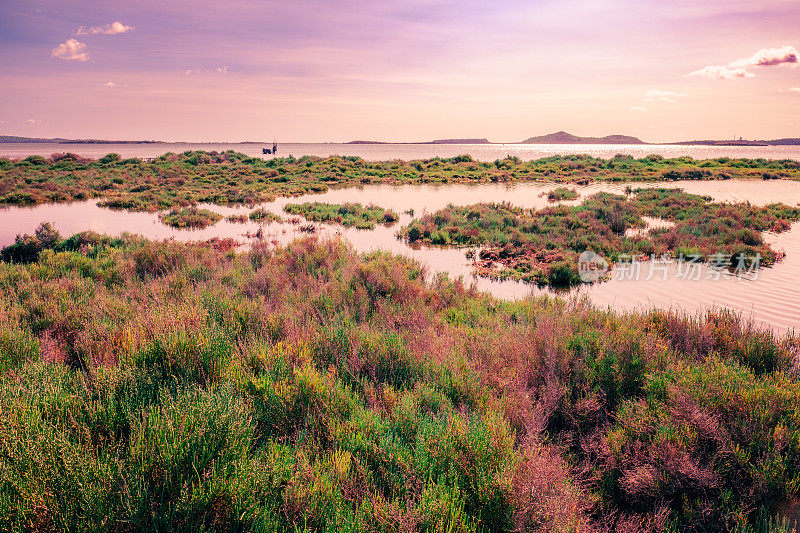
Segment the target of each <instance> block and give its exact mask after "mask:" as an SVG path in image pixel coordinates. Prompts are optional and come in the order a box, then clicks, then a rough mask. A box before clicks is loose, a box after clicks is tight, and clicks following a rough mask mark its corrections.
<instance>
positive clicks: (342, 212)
mask: <svg viewBox="0 0 800 533" xmlns="http://www.w3.org/2000/svg"><path fill="white" fill-rule="evenodd" d="M283 210H284V211H286V212H287V213H289V214H292V215H300V216H302V217H303V218H305V219H306V220H311V221H314V222H325V223H327V224H338V225H341V226H345V227H355V228H357V229H373V228H375V225H376V224H393V223H395V222H397V220H398V218H399V217H398V215H397V213H395V212H394V211H392V210H390V209H384V208H382V207H378V206H375V205H368V206H366V207H364V206H362V205H361V204H358V203H345V204H327V203H323V202H307V203H304V204H287V205H286V206H284V208H283Z"/></svg>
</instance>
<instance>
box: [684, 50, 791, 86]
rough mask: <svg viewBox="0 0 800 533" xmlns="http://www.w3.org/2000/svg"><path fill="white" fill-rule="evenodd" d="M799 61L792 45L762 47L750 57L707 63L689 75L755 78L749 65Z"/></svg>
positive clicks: (764, 65)
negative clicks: (707, 64) (726, 62)
mask: <svg viewBox="0 0 800 533" xmlns="http://www.w3.org/2000/svg"><path fill="white" fill-rule="evenodd" d="M799 62H800V52H798V51H797V49H796V48H795V47H794V46H788V45H786V46H782V47H780V48H762V49H761V50H759V51H758V52H756V53H755V54H753V55H751V56H750V57H745V58H743V59H737V60H735V61H731V62H730V63H728V64H727V65H709V66H707V67H703V68H701V69H700V70H695V71H694V72H690V73H689V74H688V75H689V76H703V77H706V78H712V79H717V80H735V79H739V78H755V76H756V75H755V74H753V73H752V72H750V71H749V70H747V69H748V68H750V67H776V66H792V67H793V66H796V65H797V64H798V63H799Z"/></svg>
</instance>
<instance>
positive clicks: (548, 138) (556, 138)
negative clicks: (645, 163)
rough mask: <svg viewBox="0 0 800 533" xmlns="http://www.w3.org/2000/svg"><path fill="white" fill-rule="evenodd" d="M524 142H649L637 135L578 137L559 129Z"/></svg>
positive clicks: (523, 142)
mask: <svg viewBox="0 0 800 533" xmlns="http://www.w3.org/2000/svg"><path fill="white" fill-rule="evenodd" d="M522 144H649V143H646V142H644V141H642V140H641V139H637V138H636V137H630V136H628V135H606V136H605V137H578V136H576V135H572V134H571V133H567V132H566V131H559V132H556V133H550V134H549V135H542V136H541V137H531V138H529V139H525V140H524V141H522Z"/></svg>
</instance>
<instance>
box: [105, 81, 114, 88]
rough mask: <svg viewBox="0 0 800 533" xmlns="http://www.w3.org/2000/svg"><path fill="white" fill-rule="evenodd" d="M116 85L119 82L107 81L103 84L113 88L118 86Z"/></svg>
mask: <svg viewBox="0 0 800 533" xmlns="http://www.w3.org/2000/svg"><path fill="white" fill-rule="evenodd" d="M116 86H117V84H116V83H114V82H113V81H107V82H105V83H104V84H103V87H108V88H113V87H116Z"/></svg>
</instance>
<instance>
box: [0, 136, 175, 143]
mask: <svg viewBox="0 0 800 533" xmlns="http://www.w3.org/2000/svg"><path fill="white" fill-rule="evenodd" d="M0 143H18V144H31V143H43V144H163V143H164V141H109V140H103V139H64V138H61V137H53V138H49V139H47V138H43V137H19V136H16V135H0Z"/></svg>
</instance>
